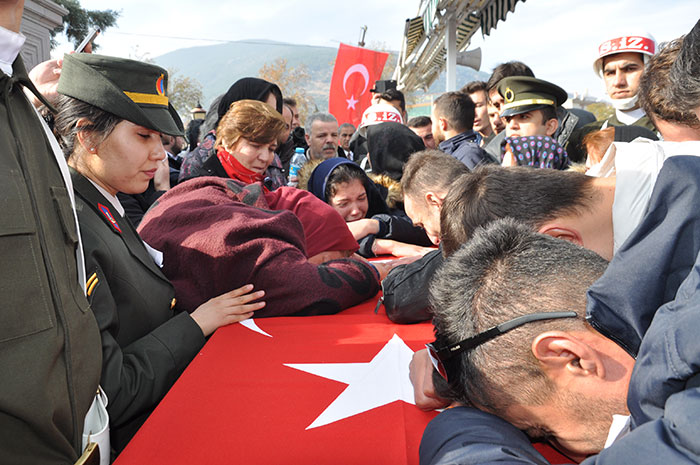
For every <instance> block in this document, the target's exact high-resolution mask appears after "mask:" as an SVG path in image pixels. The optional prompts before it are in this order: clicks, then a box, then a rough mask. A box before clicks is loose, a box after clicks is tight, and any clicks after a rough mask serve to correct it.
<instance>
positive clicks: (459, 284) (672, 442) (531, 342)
mask: <svg viewBox="0 0 700 465" xmlns="http://www.w3.org/2000/svg"><path fill="white" fill-rule="evenodd" d="M694 216H695V215H694ZM694 216H693V218H694ZM653 222H655V223H656V226H652V223H653ZM653 222H644V223H643V224H642V225H641V228H642V229H645V228H650V230H651V231H654V230H655V228H658V224H659V221H658V220H657V219H656V218H654V221H653ZM660 222H661V223H664V221H663V220H662V221H660ZM692 229H693V230H694V231H695V232H697V228H696V225H695V227H693V228H692ZM648 232H649V231H648V230H647V231H643V233H640V234H638V235H637V236H635V238H634V239H635V240H634V241H632V242H631V244H630V246H629V247H628V250H627V251H626V252H627V254H625V255H623V254H620V255H618V256H616V257H615V259H613V262H612V263H611V264H610V266H609V267H608V268H607V269H606V265H607V263H606V261H605V260H604V259H602V258H601V257H600V256H598V255H596V254H595V253H593V252H591V251H588V250H586V249H583V248H580V247H578V246H576V245H574V244H571V243H569V242H566V241H559V240H556V239H553V238H551V237H548V236H546V235H540V234H537V233H535V232H533V231H532V229H531V228H529V227H527V226H524V225H520V224H518V223H516V222H515V221H514V220H512V219H505V220H498V221H496V222H493V223H491V224H490V225H489V226H487V227H486V228H484V229H480V230H479V231H478V232H477V233H476V234H475V235H474V238H473V239H472V240H471V241H470V242H469V243H467V244H465V245H463V246H462V247H461V248H460V249H459V250H458V251H457V252H456V253H454V254H453V255H452V256H451V257H450V258H449V259H447V260H446V262H445V264H444V265H443V268H442V269H441V270H440V271H439V272H438V274H437V276H436V278H435V280H434V284H433V287H432V290H431V294H432V297H433V307H434V308H435V309H436V314H435V317H434V319H433V323H434V325H435V330H436V341H435V342H434V343H433V344H431V345H430V351H431V356H432V358H433V360H434V364H435V368H436V371H435V374H434V376H436V377H439V378H440V379H445V380H446V383H443V384H438V386H439V388H438V389H439V391H440V394H441V395H443V396H444V397H446V398H448V399H450V400H452V401H454V402H455V403H456V405H458V406H457V407H455V408H452V409H449V410H447V411H445V412H444V413H443V414H441V415H439V416H438V417H436V418H435V419H434V420H433V421H432V422H431V423H430V424H429V425H428V427H427V429H426V431H425V434H424V436H423V440H422V442H421V449H420V458H421V464H447V463H450V464H462V463H464V464H466V463H503V462H508V463H530V464H545V463H547V462H546V460H545V459H544V458H543V457H542V456H541V455H539V454H538V453H537V452H536V451H535V450H534V449H533V448H532V447H531V445H530V443H529V440H530V439H544V440H547V441H548V442H549V443H551V444H552V445H554V446H555V447H556V448H557V449H558V450H560V451H561V452H563V453H565V454H566V455H567V456H569V457H570V458H571V459H572V460H575V461H580V460H584V459H585V461H584V462H583V463H586V464H593V463H597V464H607V463H610V464H613V463H615V464H617V463H635V464H647V463H648V464H651V463H700V453H699V450H700V448H699V446H700V440H699V439H698V435H697V434H696V433H697V430H698V426H700V420H698V418H700V381H699V380H698V374H699V372H700V346H699V345H698V344H697V343H696V341H695V339H696V334H697V331H698V330H700V312H699V311H698V310H700V308H699V307H700V304H699V303H698V302H700V267H699V265H700V263H698V262H697V261H696V255H697V252H698V248H697V244H694V246H691V247H687V246H689V245H690V244H689V243H682V242H681V243H679V242H676V243H675V244H674V245H672V246H671V247H668V248H667V247H662V248H665V249H666V251H667V252H670V254H661V255H659V254H657V253H652V256H651V257H650V256H648V255H647V252H648V251H650V250H651V249H652V248H654V247H655V246H657V248H658V245H661V244H658V243H654V242H651V243H644V239H643V237H645V235H646V234H647V233H648ZM682 235H685V234H682ZM685 236H686V238H685V240H688V237H687V235H685ZM695 242H697V241H695ZM680 263H684V265H683V266H681V267H680V268H681V269H682V272H681V273H680V275H677V276H675V278H674V279H667V280H663V279H662V280H661V281H664V282H663V283H662V284H660V285H655V286H652V287H651V288H648V287H645V286H644V281H643V280H641V281H637V280H633V281H635V283H634V285H631V284H628V282H629V281H630V280H628V279H627V276H625V273H629V270H630V268H629V267H630V266H633V265H640V264H644V265H646V266H647V267H649V268H651V269H653V270H654V271H653V273H651V274H653V275H654V276H656V277H657V280H658V277H659V276H660V275H659V273H662V275H663V273H665V272H671V273H672V274H678V271H679V269H678V268H676V266H677V265H679V264H680ZM689 263H690V264H689ZM641 274H642V275H648V274H649V273H648V272H645V271H642V272H641ZM635 294H637V295H641V297H642V298H643V299H646V300H645V304H643V305H641V306H639V307H637V308H631V306H633V305H637V304H638V300H639V298H638V297H637V296H635ZM627 301H629V304H626V303H625V302H627ZM635 359H636V360H635ZM467 405H470V406H473V407H476V409H479V410H480V411H479V410H475V409H474V408H469V407H466V406H467ZM494 415H495V416H494ZM614 415H619V417H614ZM628 415H629V417H628V418H626V417H627V416H628ZM496 416H497V417H500V418H497V417H496ZM502 420H506V422H507V423H506V422H504V421H502ZM508 423H510V425H509V424H508ZM511 425H514V426H515V427H513V426H511ZM516 427H517V429H516ZM518 429H519V430H520V431H518ZM523 433H525V434H523ZM593 454H597V455H593Z"/></svg>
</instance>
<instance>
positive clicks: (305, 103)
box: [258, 58, 314, 121]
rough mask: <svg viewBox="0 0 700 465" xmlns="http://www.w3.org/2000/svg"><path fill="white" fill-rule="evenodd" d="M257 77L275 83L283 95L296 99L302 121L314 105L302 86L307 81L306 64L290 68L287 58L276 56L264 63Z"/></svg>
mask: <svg viewBox="0 0 700 465" xmlns="http://www.w3.org/2000/svg"><path fill="white" fill-rule="evenodd" d="M258 77H260V78H261V79H265V80H266V81H268V82H273V83H275V84H277V85H278V86H279V88H280V90H281V91H282V95H283V96H284V97H291V98H293V99H294V100H296V101H297V109H298V110H299V117H300V118H301V120H302V121H304V120H305V119H306V116H307V115H308V113H309V111H310V110H311V109H312V108H313V107H314V103H313V100H312V99H311V97H310V96H309V94H308V93H307V92H306V89H305V87H304V86H305V85H306V84H307V83H308V82H309V71H308V69H307V68H306V65H299V66H297V67H296V68H291V67H288V66H287V60H285V59H284V58H277V59H276V60H275V61H273V62H272V63H266V64H264V65H263V66H262V68H260V70H259V71H258Z"/></svg>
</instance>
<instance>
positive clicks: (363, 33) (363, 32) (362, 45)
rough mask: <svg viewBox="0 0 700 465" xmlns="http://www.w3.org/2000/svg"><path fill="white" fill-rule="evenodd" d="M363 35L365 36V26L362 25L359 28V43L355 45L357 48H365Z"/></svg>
mask: <svg viewBox="0 0 700 465" xmlns="http://www.w3.org/2000/svg"><path fill="white" fill-rule="evenodd" d="M365 34H367V25H364V26H362V27H361V28H360V40H359V42H357V45H358V46H359V47H364V46H365Z"/></svg>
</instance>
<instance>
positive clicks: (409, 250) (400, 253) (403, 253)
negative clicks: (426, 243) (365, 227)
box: [372, 239, 435, 257]
mask: <svg viewBox="0 0 700 465" xmlns="http://www.w3.org/2000/svg"><path fill="white" fill-rule="evenodd" d="M432 250H435V249H434V248H432V247H421V246H419V245H413V244H406V243H404V242H398V241H394V240H391V239H375V240H374V244H372V252H373V253H374V254H375V255H393V256H395V257H422V256H423V255H425V254H427V253H428V252H430V251H432Z"/></svg>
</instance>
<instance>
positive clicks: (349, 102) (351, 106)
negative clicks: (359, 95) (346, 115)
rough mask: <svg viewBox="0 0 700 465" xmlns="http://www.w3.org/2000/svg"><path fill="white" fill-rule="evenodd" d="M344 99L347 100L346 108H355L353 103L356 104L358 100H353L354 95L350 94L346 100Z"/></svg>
mask: <svg viewBox="0 0 700 465" xmlns="http://www.w3.org/2000/svg"><path fill="white" fill-rule="evenodd" d="M345 101H346V102H348V110H349V109H351V108H352V109H353V110H354V109H355V104H356V103H357V102H359V100H355V96H354V95H351V96H350V98H349V99H347V100H345Z"/></svg>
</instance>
